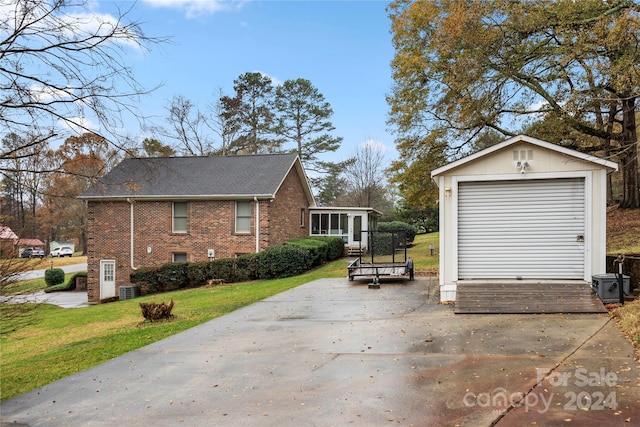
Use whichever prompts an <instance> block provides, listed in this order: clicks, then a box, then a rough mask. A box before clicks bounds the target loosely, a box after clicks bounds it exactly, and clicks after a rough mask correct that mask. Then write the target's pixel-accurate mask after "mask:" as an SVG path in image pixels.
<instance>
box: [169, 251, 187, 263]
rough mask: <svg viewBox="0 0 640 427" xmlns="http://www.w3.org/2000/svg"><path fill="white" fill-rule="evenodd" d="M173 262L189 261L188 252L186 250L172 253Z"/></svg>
mask: <svg viewBox="0 0 640 427" xmlns="http://www.w3.org/2000/svg"><path fill="white" fill-rule="evenodd" d="M171 261H172V262H187V253H186V252H174V253H172V254H171Z"/></svg>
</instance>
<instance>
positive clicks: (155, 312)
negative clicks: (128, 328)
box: [140, 300, 174, 322]
mask: <svg viewBox="0 0 640 427" xmlns="http://www.w3.org/2000/svg"><path fill="white" fill-rule="evenodd" d="M140 308H141V309H142V316H143V317H144V318H145V319H147V320H148V321H150V322H154V321H156V320H165V319H171V318H172V317H174V316H173V314H171V310H173V300H171V302H169V304H166V303H164V302H161V303H155V302H141V303H140Z"/></svg>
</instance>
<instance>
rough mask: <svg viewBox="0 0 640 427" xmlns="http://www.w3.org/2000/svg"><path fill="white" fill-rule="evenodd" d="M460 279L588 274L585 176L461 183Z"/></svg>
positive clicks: (459, 227) (459, 219)
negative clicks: (585, 252)
mask: <svg viewBox="0 0 640 427" xmlns="http://www.w3.org/2000/svg"><path fill="white" fill-rule="evenodd" d="M458 190H459V193H458V278H459V279H500V278H503V279H514V278H522V279H583V278H584V258H585V255H584V244H585V243H584V237H585V199H584V179H583V178H571V179H553V180H546V179H545V180H542V179H541V180H528V181H491V182H461V183H460V184H459V187H458Z"/></svg>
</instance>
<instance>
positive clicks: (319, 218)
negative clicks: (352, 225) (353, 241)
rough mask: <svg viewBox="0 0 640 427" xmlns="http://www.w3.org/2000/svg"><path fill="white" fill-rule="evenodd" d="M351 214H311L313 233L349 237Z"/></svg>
mask: <svg viewBox="0 0 640 427" xmlns="http://www.w3.org/2000/svg"><path fill="white" fill-rule="evenodd" d="M348 229H349V215H347V214H346V213H332V214H328V213H322V214H316V213H314V214H311V234H321V235H324V234H328V235H330V236H342V238H343V239H345V241H347V240H348V239H347V238H348V232H349V231H348Z"/></svg>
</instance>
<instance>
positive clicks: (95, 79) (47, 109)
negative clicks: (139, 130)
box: [0, 0, 160, 169]
mask: <svg viewBox="0 0 640 427" xmlns="http://www.w3.org/2000/svg"><path fill="white" fill-rule="evenodd" d="M89 3H91V2H89V1H85V0H71V1H69V0H48V1H43V0H12V1H3V2H2V6H1V10H2V12H1V13H0V29H1V30H0V62H1V64H2V65H1V66H0V127H2V129H3V130H4V131H5V132H6V133H14V134H16V135H39V139H38V141H39V142H38V144H41V145H42V144H44V143H45V142H46V141H48V140H49V139H51V138H54V137H58V136H59V134H60V132H61V130H63V129H64V128H65V127H67V128H69V127H71V128H75V129H78V130H80V131H81V132H82V131H83V130H85V131H86V130H88V129H87V120H91V121H94V122H98V123H99V126H100V127H101V129H102V130H101V132H102V133H103V136H104V137H107V136H111V139H110V142H111V144H113V145H117V144H118V143H117V138H115V137H114V133H115V132H116V131H115V129H121V128H123V126H122V119H123V117H124V116H125V115H128V114H130V113H131V114H133V116H134V117H136V118H142V117H141V115H140V114H139V113H138V112H137V109H136V104H137V103H138V101H139V96H140V95H143V94H145V93H147V92H148V91H147V90H145V89H144V88H143V87H141V85H140V84H139V83H138V82H137V80H136V79H135V76H134V75H133V72H132V70H131V68H130V67H129V66H128V65H127V54H128V53H129V52H130V50H131V49H133V50H136V51H141V50H142V49H145V48H146V47H148V46H149V45H150V44H152V43H155V42H159V41H160V40H159V39H152V38H148V37H146V36H145V35H144V34H143V32H142V30H141V27H140V25H139V24H138V23H137V22H135V21H130V20H129V19H128V15H127V12H124V13H121V14H119V15H117V16H110V15H107V14H93V13H88V12H87V11H88V10H90V9H91V8H90V7H89ZM27 143H28V144H32V141H27ZM10 156H11V153H7V152H5V151H3V152H1V153H0V169H2V168H3V167H4V162H3V160H4V159H6V158H9V157H10Z"/></svg>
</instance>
